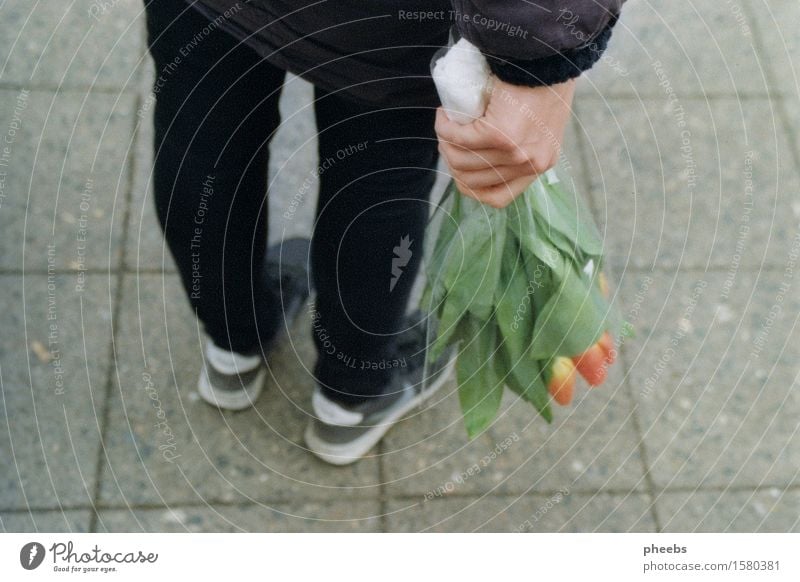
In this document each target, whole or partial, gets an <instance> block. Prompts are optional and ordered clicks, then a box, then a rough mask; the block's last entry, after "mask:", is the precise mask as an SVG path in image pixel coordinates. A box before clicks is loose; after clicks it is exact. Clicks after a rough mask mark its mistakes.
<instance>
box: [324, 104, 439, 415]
mask: <svg viewBox="0 0 800 582" xmlns="http://www.w3.org/2000/svg"><path fill="white" fill-rule="evenodd" d="M316 98H317V100H316V116H317V128H318V132H319V144H320V145H319V148H320V170H321V176H320V197H319V203H318V208H317V220H316V224H315V228H314V235H313V239H312V271H313V274H314V284H315V287H316V289H317V303H316V308H315V312H314V313H313V322H312V328H313V331H312V333H313V335H314V340H315V343H316V346H317V350H318V352H319V361H318V364H317V368H316V375H317V380H318V381H319V383H320V384H321V386H322V388H323V392H324V393H325V394H326V395H327V396H328V397H330V398H331V399H334V400H338V401H340V402H343V403H358V402H360V401H363V400H365V398H367V397H369V396H375V395H379V394H380V393H381V390H382V389H383V388H384V387H385V386H386V385H387V383H388V381H389V378H390V372H391V369H387V368H389V366H387V365H386V364H387V363H388V362H391V360H393V359H394V358H395V357H396V355H397V354H396V353H395V351H394V344H395V340H396V337H397V334H398V333H399V332H400V331H402V326H403V316H404V314H405V311H406V307H407V303H408V299H409V295H410V293H411V288H412V285H413V283H414V279H415V276H416V274H417V271H418V268H419V265H420V260H421V258H422V248H423V234H424V229H425V225H426V223H427V218H428V211H429V205H428V196H429V194H430V190H431V187H432V186H433V183H434V180H435V178H436V172H435V168H436V161H437V158H438V151H437V144H436V136H435V133H434V129H433V126H434V113H435V112H434V110H433V109H429V108H428V109H426V108H395V109H392V108H386V109H380V108H374V107H366V106H362V105H358V104H355V103H353V102H350V101H346V100H343V99H341V98H339V97H337V96H336V95H333V94H328V93H325V92H323V91H320V90H317V92H316Z"/></svg>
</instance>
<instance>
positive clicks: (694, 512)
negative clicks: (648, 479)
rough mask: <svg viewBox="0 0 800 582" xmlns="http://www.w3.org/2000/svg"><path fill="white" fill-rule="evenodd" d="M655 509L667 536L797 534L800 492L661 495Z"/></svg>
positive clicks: (771, 491)
mask: <svg viewBox="0 0 800 582" xmlns="http://www.w3.org/2000/svg"><path fill="white" fill-rule="evenodd" d="M656 508H657V510H658V515H659V518H660V520H661V523H662V526H663V528H664V531H667V532H740V533H742V532H743V533H752V532H775V533H786V532H797V531H800V517H799V516H800V497H798V494H797V491H782V490H780V489H777V488H774V489H769V490H766V491H724V492H712V491H692V492H681V493H662V494H661V495H659V496H658V497H657V498H656Z"/></svg>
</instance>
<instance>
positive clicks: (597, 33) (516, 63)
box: [452, 0, 625, 87]
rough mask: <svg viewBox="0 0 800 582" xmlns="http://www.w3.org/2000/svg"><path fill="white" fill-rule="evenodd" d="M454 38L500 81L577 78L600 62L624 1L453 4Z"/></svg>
mask: <svg viewBox="0 0 800 582" xmlns="http://www.w3.org/2000/svg"><path fill="white" fill-rule="evenodd" d="M452 2H453V14H454V18H455V26H456V28H457V30H458V33H459V34H460V35H461V36H462V37H463V38H466V39H467V40H468V41H470V42H471V43H472V44H474V45H475V46H477V47H478V48H479V49H480V50H481V51H482V52H483V53H484V54H485V55H486V57H487V59H488V61H489V66H490V67H491V69H492V72H493V73H494V74H495V75H496V76H497V77H498V78H499V79H501V80H503V81H505V82H507V83H513V84H515V85H528V86H531V87H535V86H541V85H553V84H555V83H561V82H564V81H567V80H568V79H572V78H574V77H577V76H579V75H580V74H581V73H582V72H583V71H585V70H587V69H589V68H591V67H592V65H594V64H595V63H596V62H597V61H598V60H599V59H600V57H601V56H602V54H603V51H604V50H605V49H606V45H607V44H608V40H609V38H610V37H611V29H612V27H613V26H614V24H615V23H616V21H617V18H618V17H619V13H620V10H621V9H622V4H623V2H625V0H569V1H564V0H452Z"/></svg>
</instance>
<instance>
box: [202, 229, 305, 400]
mask: <svg viewBox="0 0 800 582" xmlns="http://www.w3.org/2000/svg"><path fill="white" fill-rule="evenodd" d="M308 252H309V241H308V239H301V238H297V239H290V240H286V241H283V242H282V243H279V244H277V245H275V246H273V247H270V248H269V250H268V251H267V267H266V269H267V273H268V274H269V276H270V279H271V280H272V281H276V282H279V284H280V290H279V293H280V295H279V296H280V297H281V302H282V305H281V308H282V311H283V314H284V322H283V325H282V326H281V329H280V331H279V332H278V334H277V335H276V337H275V338H274V339H273V340H272V345H275V344H276V343H277V342H279V341H280V340H281V339H282V338H283V336H284V335H285V334H286V331H287V329H288V328H289V327H290V326H291V325H292V323H293V322H294V320H295V319H296V318H297V316H298V314H299V313H300V311H301V309H302V307H303V305H304V304H305V302H306V300H307V299H308V295H309V291H310V290H309V288H308V282H309V280H310V278H309V274H308V269H307V268H306V265H307V263H308ZM266 376H267V369H266V364H265V363H264V359H263V357H262V355H261V353H258V354H255V355H244V354H238V353H236V352H230V351H227V350H224V349H222V348H220V347H218V346H217V345H215V344H214V342H213V341H211V340H210V339H209V340H208V342H207V343H206V347H205V358H204V362H203V368H202V370H201V371H200V379H199V380H198V382H197V391H198V393H199V394H200V397H201V398H202V399H203V400H205V401H206V402H207V403H209V404H211V405H212V406H216V407H218V408H222V409H225V410H244V409H245V408H248V407H250V406H253V405H254V404H255V402H256V400H257V399H258V397H259V396H261V392H262V390H263V388H264V381H265V380H266Z"/></svg>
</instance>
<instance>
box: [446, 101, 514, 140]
mask: <svg viewBox="0 0 800 582" xmlns="http://www.w3.org/2000/svg"><path fill="white" fill-rule="evenodd" d="M435 127H436V134H437V135H438V136H439V138H440V139H442V140H444V141H446V142H449V143H451V144H454V145H458V146H461V147H463V148H466V149H468V150H483V149H513V147H514V145H513V142H512V141H511V139H510V138H508V137H507V136H504V135H503V134H502V132H501V131H500V130H499V129H497V128H494V127H492V126H490V125H489V124H488V123H486V122H485V121H484V120H483V119H477V120H475V121H473V122H472V123H468V124H466V125H460V124H458V123H456V122H455V121H450V119H448V117H447V114H446V113H445V112H444V110H443V109H442V108H441V107H440V108H439V109H437V110H436V126H435Z"/></svg>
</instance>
